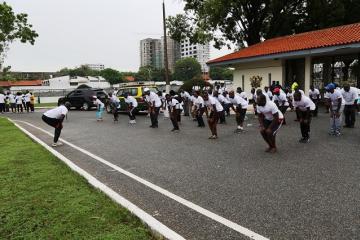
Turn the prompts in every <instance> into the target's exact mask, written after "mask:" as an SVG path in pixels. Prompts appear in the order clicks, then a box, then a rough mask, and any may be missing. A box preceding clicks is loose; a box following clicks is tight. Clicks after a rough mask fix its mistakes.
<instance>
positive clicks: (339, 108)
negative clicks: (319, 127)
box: [325, 83, 345, 136]
mask: <svg viewBox="0 0 360 240" xmlns="http://www.w3.org/2000/svg"><path fill="white" fill-rule="evenodd" d="M325 89H326V91H327V92H328V93H329V95H328V96H329V100H328V101H329V105H330V131H329V134H330V135H333V136H340V135H341V121H342V112H343V110H344V106H345V101H344V100H343V97H342V94H341V92H340V91H339V90H338V89H336V86H335V85H334V84H333V83H329V84H328V85H327V86H326V87H325Z"/></svg>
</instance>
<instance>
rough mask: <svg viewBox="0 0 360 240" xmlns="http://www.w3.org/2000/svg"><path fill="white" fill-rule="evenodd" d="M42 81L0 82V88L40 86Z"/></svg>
mask: <svg viewBox="0 0 360 240" xmlns="http://www.w3.org/2000/svg"><path fill="white" fill-rule="evenodd" d="M41 85H42V80H31V81H0V87H12V86H24V87H26V86H41Z"/></svg>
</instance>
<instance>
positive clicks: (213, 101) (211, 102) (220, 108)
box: [205, 96, 224, 112]
mask: <svg viewBox="0 0 360 240" xmlns="http://www.w3.org/2000/svg"><path fill="white" fill-rule="evenodd" d="M205 105H206V106H207V107H208V108H211V109H212V110H216V111H217V112H221V111H223V110H224V108H223V106H222V105H221V103H220V102H219V100H218V99H217V98H214V97H211V96H209V100H207V101H205ZM214 105H215V108H216V109H213V106H214Z"/></svg>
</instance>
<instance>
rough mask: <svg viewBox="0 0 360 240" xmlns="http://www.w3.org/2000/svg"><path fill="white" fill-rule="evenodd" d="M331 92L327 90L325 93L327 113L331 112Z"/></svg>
mask: <svg viewBox="0 0 360 240" xmlns="http://www.w3.org/2000/svg"><path fill="white" fill-rule="evenodd" d="M329 96H330V93H329V92H328V91H326V89H325V93H324V106H325V113H330V107H331V106H330V97H329Z"/></svg>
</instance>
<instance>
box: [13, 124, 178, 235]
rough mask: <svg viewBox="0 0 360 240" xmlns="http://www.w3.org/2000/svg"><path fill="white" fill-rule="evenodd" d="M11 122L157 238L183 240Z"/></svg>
mask: <svg viewBox="0 0 360 240" xmlns="http://www.w3.org/2000/svg"><path fill="white" fill-rule="evenodd" d="M7 119H8V120H9V121H10V122H11V123H13V124H14V125H15V126H16V127H17V128H19V129H20V130H21V131H22V132H24V133H25V134H26V135H27V136H28V137H30V138H31V139H32V140H34V141H35V142H37V143H38V144H40V145H41V146H43V147H44V148H45V149H46V150H48V151H49V152H50V153H51V154H53V155H54V156H55V157H57V158H58V159H60V160H61V161H63V162H64V163H65V164H66V165H67V166H68V167H69V168H70V169H71V170H73V171H74V172H76V173H77V174H79V175H80V176H82V177H84V178H85V179H86V180H87V181H88V183H89V184H90V185H91V186H93V187H94V188H97V189H99V190H100V191H101V192H103V193H104V194H105V195H107V196H108V197H110V198H111V199H112V200H113V201H115V202H116V203H118V204H119V205H121V206H122V207H124V208H126V209H127V210H128V211H129V212H131V213H132V214H134V215H135V216H137V217H138V218H139V219H140V220H141V221H142V222H143V223H144V224H145V225H146V226H148V227H149V228H150V230H151V232H152V233H153V234H154V235H155V236H156V237H157V238H159V239H169V240H185V238H184V237H182V236H180V235H179V234H178V233H176V232H174V231H173V230H171V229H170V228H168V227H167V226H165V225H164V224H162V223H161V222H160V221H158V220H157V219H155V218H154V217H153V216H151V215H150V214H148V213H146V212H145V211H144V210H142V209H141V208H139V207H138V206H136V205H135V204H133V203H132V202H130V201H129V200H127V199H125V198H124V197H122V196H121V195H120V194H118V193H117V192H115V191H114V190H112V189H111V188H109V187H108V186H106V185H105V184H104V183H102V182H100V181H99V180H98V179H96V178H95V177H94V176H92V175H91V174H89V173H88V172H86V171H85V170H84V169H82V168H80V167H79V166H77V165H76V164H75V163H73V162H72V161H71V160H69V159H68V158H66V157H65V156H64V155H62V154H61V153H59V152H57V151H56V150H54V149H53V148H52V147H50V146H48V145H47V144H46V143H45V142H43V141H42V140H40V139H39V138H38V137H36V136H35V135H33V134H32V133H30V132H29V131H27V130H26V129H24V128H23V127H21V126H20V125H18V124H17V123H15V122H14V121H13V120H12V119H10V118H7Z"/></svg>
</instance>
